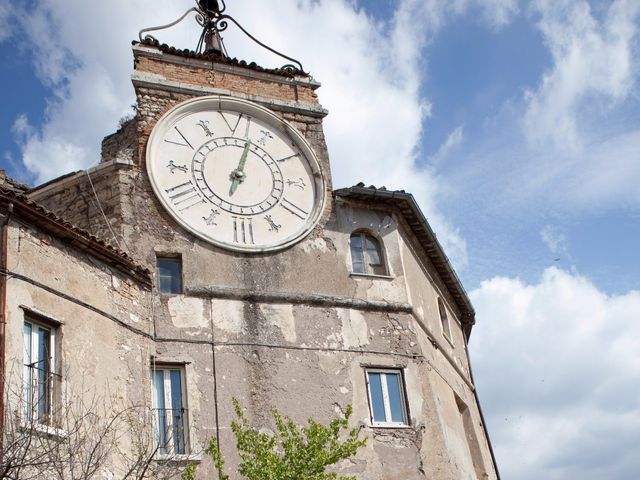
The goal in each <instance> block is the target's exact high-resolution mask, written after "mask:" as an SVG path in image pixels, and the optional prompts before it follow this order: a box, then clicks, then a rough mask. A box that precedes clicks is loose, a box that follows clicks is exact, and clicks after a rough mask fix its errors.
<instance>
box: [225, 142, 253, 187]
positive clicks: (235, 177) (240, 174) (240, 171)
mask: <svg viewBox="0 0 640 480" xmlns="http://www.w3.org/2000/svg"><path fill="white" fill-rule="evenodd" d="M250 145H251V143H250V142H247V143H245V144H244V150H242V156H241V157H240V162H239V163H238V167H237V168H236V169H235V170H233V171H232V172H231V175H229V178H231V187H230V188H229V195H230V196H231V195H233V193H234V192H235V191H236V189H237V188H238V185H239V184H241V183H242V182H244V179H245V178H246V176H247V175H246V173H244V164H245V163H247V154H248V153H249V146H250Z"/></svg>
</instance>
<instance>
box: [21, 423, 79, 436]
mask: <svg viewBox="0 0 640 480" xmlns="http://www.w3.org/2000/svg"><path fill="white" fill-rule="evenodd" d="M20 429H21V430H22V431H23V432H28V431H32V432H34V433H35V434H36V435H46V436H48V437H53V438H59V439H61V440H62V439H65V438H67V437H68V436H69V432H67V431H66V430H63V429H61V428H56V427H51V426H49V425H45V424H43V423H32V424H28V423H24V422H23V423H22V425H20Z"/></svg>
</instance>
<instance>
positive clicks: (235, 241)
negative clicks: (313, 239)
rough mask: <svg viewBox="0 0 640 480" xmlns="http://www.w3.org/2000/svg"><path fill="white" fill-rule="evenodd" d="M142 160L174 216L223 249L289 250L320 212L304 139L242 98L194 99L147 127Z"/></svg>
mask: <svg viewBox="0 0 640 480" xmlns="http://www.w3.org/2000/svg"><path fill="white" fill-rule="evenodd" d="M146 161H147V171H148V172H149V178H150V179H151V184H152V186H153V190H154V192H155V194H156V195H157V196H158V198H159V199H160V201H161V203H162V204H163V206H164V207H165V208H166V209H167V211H168V212H169V213H170V214H171V215H172V216H173V218H175V220H177V221H178V223H180V224H181V225H182V226H183V227H185V228H187V229H188V230H190V231H191V232H192V233H194V234H196V235H197V236H199V237H200V238H203V239H204V240H207V241H209V242H211V243H214V244H216V245H218V246H221V247H224V248H229V249H233V250H239V251H247V252H259V251H268V250H277V249H280V248H284V247H287V246H289V245H292V244H293V243H295V242H297V241H299V240H301V239H302V238H303V237H304V236H305V235H306V234H308V233H309V232H310V231H311V229H312V228H313V227H314V225H315V224H316V223H317V221H318V219H319V217H320V214H321V213H322V209H323V206H324V193H325V184H324V177H323V176H322V172H321V170H320V167H319V165H318V161H317V159H316V157H315V155H314V154H313V151H312V150H311V147H310V146H309V145H308V144H307V142H306V140H305V139H304V137H303V136H302V135H301V134H300V133H299V132H298V131H297V130H296V129H295V128H294V127H292V126H291V125H290V124H289V123H287V122H285V121H284V120H282V119H280V118H279V117H277V116H276V115H275V114H273V113H272V112H271V111H269V110H267V109H265V108H263V107H260V106H258V105H256V104H254V103H251V102H248V101H245V100H240V99H234V98H229V97H222V96H220V97H217V96H216V97H200V98H196V99H192V100H189V101H187V102H184V103H182V104H180V105H178V106H177V107H175V108H173V109H172V110H170V111H169V112H168V113H166V114H165V115H164V116H163V117H162V118H161V119H160V120H159V121H158V123H157V125H156V126H155V128H154V129H153V132H152V133H151V136H150V138H149V144H148V146H147V156H146Z"/></svg>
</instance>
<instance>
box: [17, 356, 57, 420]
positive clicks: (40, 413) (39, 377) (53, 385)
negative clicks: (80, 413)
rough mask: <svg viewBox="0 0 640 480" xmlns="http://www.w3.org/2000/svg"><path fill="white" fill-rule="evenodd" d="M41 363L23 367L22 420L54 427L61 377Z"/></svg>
mask: <svg viewBox="0 0 640 480" xmlns="http://www.w3.org/2000/svg"><path fill="white" fill-rule="evenodd" d="M41 364H42V362H34V363H30V364H25V365H24V373H23V375H24V378H23V382H24V383H23V401H24V420H25V421H26V422H28V423H30V422H35V423H39V424H42V425H48V426H55V420H56V415H55V412H56V399H59V398H60V389H61V384H62V375H60V374H58V373H54V372H52V371H51V370H49V368H48V366H47V365H45V366H44V368H42V367H41V366H40V365H41Z"/></svg>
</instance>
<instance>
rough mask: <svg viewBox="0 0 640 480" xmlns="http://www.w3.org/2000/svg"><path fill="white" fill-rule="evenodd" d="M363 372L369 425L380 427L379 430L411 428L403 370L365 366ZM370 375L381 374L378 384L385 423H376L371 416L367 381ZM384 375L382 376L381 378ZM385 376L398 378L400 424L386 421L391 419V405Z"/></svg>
mask: <svg viewBox="0 0 640 480" xmlns="http://www.w3.org/2000/svg"><path fill="white" fill-rule="evenodd" d="M364 372H365V382H366V386H367V399H368V404H369V421H370V425H371V426H372V427H376V428H378V427H380V428H407V427H411V417H410V412H409V401H408V397H407V390H406V382H405V375H404V368H393V367H374V366H367V367H365V368H364ZM370 373H377V374H381V376H380V384H381V387H382V401H383V408H384V411H385V421H383V422H380V421H376V420H375V419H374V415H373V397H372V395H371V382H370V380H369V374H370ZM383 375H384V376H383ZM386 375H397V377H398V381H399V384H400V385H399V388H400V392H399V393H400V404H401V407H402V415H403V421H402V422H394V421H387V419H389V418H392V417H391V404H390V402H389V386H388V384H387V381H386Z"/></svg>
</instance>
